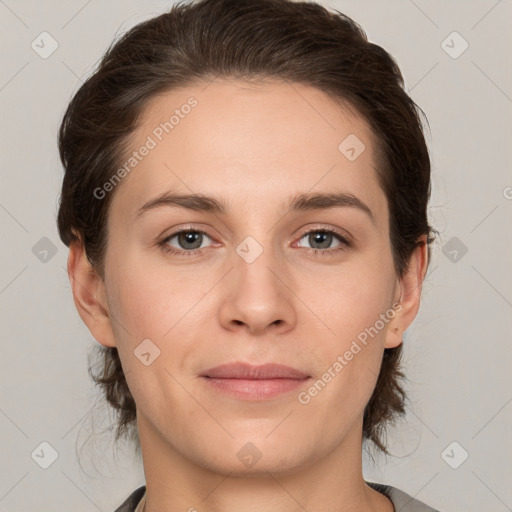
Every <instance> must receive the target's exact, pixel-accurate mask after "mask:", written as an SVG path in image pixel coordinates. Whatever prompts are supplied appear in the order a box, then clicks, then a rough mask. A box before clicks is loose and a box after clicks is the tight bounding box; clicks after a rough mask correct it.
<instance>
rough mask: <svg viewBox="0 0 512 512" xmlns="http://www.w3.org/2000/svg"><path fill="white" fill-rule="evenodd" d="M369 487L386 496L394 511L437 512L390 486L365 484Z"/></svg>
mask: <svg viewBox="0 0 512 512" xmlns="http://www.w3.org/2000/svg"><path fill="white" fill-rule="evenodd" d="M366 483H367V484H368V485H369V486H370V487H372V488H373V489H375V490H376V491H378V492H380V493H381V494H384V496H387V497H388V498H389V499H390V500H391V502H392V503H393V505H394V507H395V510H396V511H400V512H439V511H438V510H436V509H434V508H432V507H429V506H428V505H425V503H422V502H421V501H418V500H417V499H415V498H413V497H412V496H409V495H408V494H407V493H405V492H403V491H401V490H400V489H397V488H395V487H391V486H390V485H384V484H376V483H373V482H366Z"/></svg>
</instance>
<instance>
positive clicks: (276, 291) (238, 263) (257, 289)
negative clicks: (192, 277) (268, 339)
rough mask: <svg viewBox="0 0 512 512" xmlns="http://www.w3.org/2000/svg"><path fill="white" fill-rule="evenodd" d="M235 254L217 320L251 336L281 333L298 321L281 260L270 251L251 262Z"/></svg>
mask: <svg viewBox="0 0 512 512" xmlns="http://www.w3.org/2000/svg"><path fill="white" fill-rule="evenodd" d="M240 254H242V256H239V254H238V253H235V254H234V257H233V264H234V268H233V270H232V271H231V272H229V274H228V280H229V285H228V286H227V287H226V292H225V294H224V295H223V298H222V304H221V307H220V311H219V314H220V321H221V324H222V326H223V327H224V328H225V329H228V330H231V331H247V332H248V333H250V334H252V335H259V334H264V333H271V334H283V333H285V332H287V331H289V330H292V329H293V328H294V327H295V324H296V322H297V317H296V308H295V301H296V300H297V297H296V296H295V295H294V293H293V288H294V285H293V278H292V277H291V275H290V273H289V272H287V270H286V268H285V265H284V261H283V259H282V258H281V259H280V258H279V256H278V255H277V257H276V255H275V254H274V252H273V251H271V250H263V252H262V253H261V254H260V255H259V256H258V257H257V258H256V259H255V260H254V261H252V262H249V261H251V259H244V257H243V252H240Z"/></svg>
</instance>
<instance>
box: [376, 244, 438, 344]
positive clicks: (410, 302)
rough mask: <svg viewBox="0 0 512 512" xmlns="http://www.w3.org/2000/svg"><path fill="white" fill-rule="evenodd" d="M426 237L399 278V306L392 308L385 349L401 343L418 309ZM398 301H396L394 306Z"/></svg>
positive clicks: (424, 266) (425, 255) (425, 257)
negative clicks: (400, 290) (392, 315)
mask: <svg viewBox="0 0 512 512" xmlns="http://www.w3.org/2000/svg"><path fill="white" fill-rule="evenodd" d="M426 240H427V237H426V235H423V236H421V237H420V238H419V239H418V242H421V245H419V246H418V247H416V248H415V249H414V251H413V253H412V255H411V259H410V262H409V268H408V269H407V270H406V272H405V273H404V275H403V276H402V277H401V278H400V283H399V284H400V288H401V289H402V296H401V300H400V303H399V305H397V306H396V307H394V310H395V311H396V314H395V317H394V318H393V319H392V320H391V321H390V322H389V325H388V330H387V332H386V341H385V344H384V347H385V348H395V347H398V345H400V344H401V343H402V337H403V334H404V332H405V330H406V329H407V328H408V327H409V326H410V325H411V324H412V322H413V321H414V319H415V318H416V315H417V314H418V310H419V308H420V298H421V288H422V285H423V279H424V278H425V274H426V272H427V265H428V245H427V241H426ZM398 302H399V301H398V300H397V301H396V303H395V304H397V303H398Z"/></svg>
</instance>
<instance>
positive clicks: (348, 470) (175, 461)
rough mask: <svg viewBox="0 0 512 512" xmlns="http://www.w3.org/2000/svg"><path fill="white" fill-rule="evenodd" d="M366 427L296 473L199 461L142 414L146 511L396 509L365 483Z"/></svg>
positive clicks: (342, 511) (384, 511)
mask: <svg viewBox="0 0 512 512" xmlns="http://www.w3.org/2000/svg"><path fill="white" fill-rule="evenodd" d="M360 427H361V425H359V424H357V425H354V428H353V429H352V430H351V431H350V432H349V433H348V435H347V436H345V437H344V439H343V442H342V443H341V444H340V445H339V446H338V447H337V448H336V449H335V450H333V451H332V452H331V453H329V454H328V455H327V456H325V457H321V458H319V459H318V460H316V461H313V462H311V463H310V464H309V465H304V466H303V467H301V468H297V469H296V470H295V471H294V472H293V473H291V472H287V473H280V472H279V471H260V472H257V471H252V472H251V473H246V474H242V473H240V472H234V471H227V472H220V471H215V469H214V468H205V467H203V466H200V465H198V464H195V463H194V462H193V461H191V460H189V459H187V458H185V457H183V455H182V454H180V452H179V451H178V450H177V449H176V447H173V446H171V445H169V443H168V442H167V441H166V440H165V439H163V437H162V436H161V435H160V434H159V432H157V431H156V430H154V428H153V427H152V425H151V424H150V423H149V422H148V421H147V420H146V419H145V418H144V417H143V416H139V417H138V428H139V435H140V442H141V451H142V458H143V463H144V473H145V476H146V505H145V512H167V511H175V510H182V511H188V512H203V511H206V510H208V512H225V511H229V510H236V511H237V512H256V511H257V512H261V511H262V510H272V511H274V512H304V510H307V511H309V512H314V511H324V510H332V511H336V512H355V511H357V512H370V511H372V512H376V511H378V512H393V505H392V504H391V502H390V501H389V500H388V498H386V497H385V496H383V495H382V494H380V493H378V492H377V491H375V490H373V489H371V488H370V487H369V486H368V485H366V483H365V481H364V478H363V475H362V460H361V454H362V447H361V429H360ZM256 467H257V466H255V468H256Z"/></svg>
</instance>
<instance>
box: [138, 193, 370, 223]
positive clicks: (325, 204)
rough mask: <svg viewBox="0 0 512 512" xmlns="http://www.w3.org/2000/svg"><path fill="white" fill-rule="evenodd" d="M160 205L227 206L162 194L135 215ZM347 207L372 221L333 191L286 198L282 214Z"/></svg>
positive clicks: (217, 209)
mask: <svg viewBox="0 0 512 512" xmlns="http://www.w3.org/2000/svg"><path fill="white" fill-rule="evenodd" d="M161 206H171V207H179V208H186V209H188V210H193V211H198V212H207V213H213V214H219V215H225V214H226V213H227V212H228V207H227V205H226V203H225V201H224V200H223V199H222V198H216V197H213V196H208V195H205V194H178V193H173V192H165V193H164V194H162V195H160V196H158V197H156V198H154V199H152V200H150V201H148V202H147V203H145V204H144V205H143V206H142V207H141V208H140V209H139V210H138V212H137V214H136V218H139V217H140V216H141V215H142V214H144V213H145V212H147V211H149V210H152V209H154V208H157V207H161ZM340 207H349V208H357V209H358V210H360V211H362V212H364V213H365V214H366V215H368V217H369V218H370V220H371V221H372V222H373V223H375V217H374V215H373V213H372V211H371V210H370V208H369V207H368V206H367V205H366V204H365V203H364V202H363V201H361V199H359V198H358V197H356V196H354V195H353V194H350V193H346V192H337V193H326V192H323V193H308V194H298V195H296V196H293V197H291V198H290V199H289V201H288V205H287V207H286V208H285V211H284V213H285V214H288V213H291V212H297V211H306V210H327V209H331V208H340Z"/></svg>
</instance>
